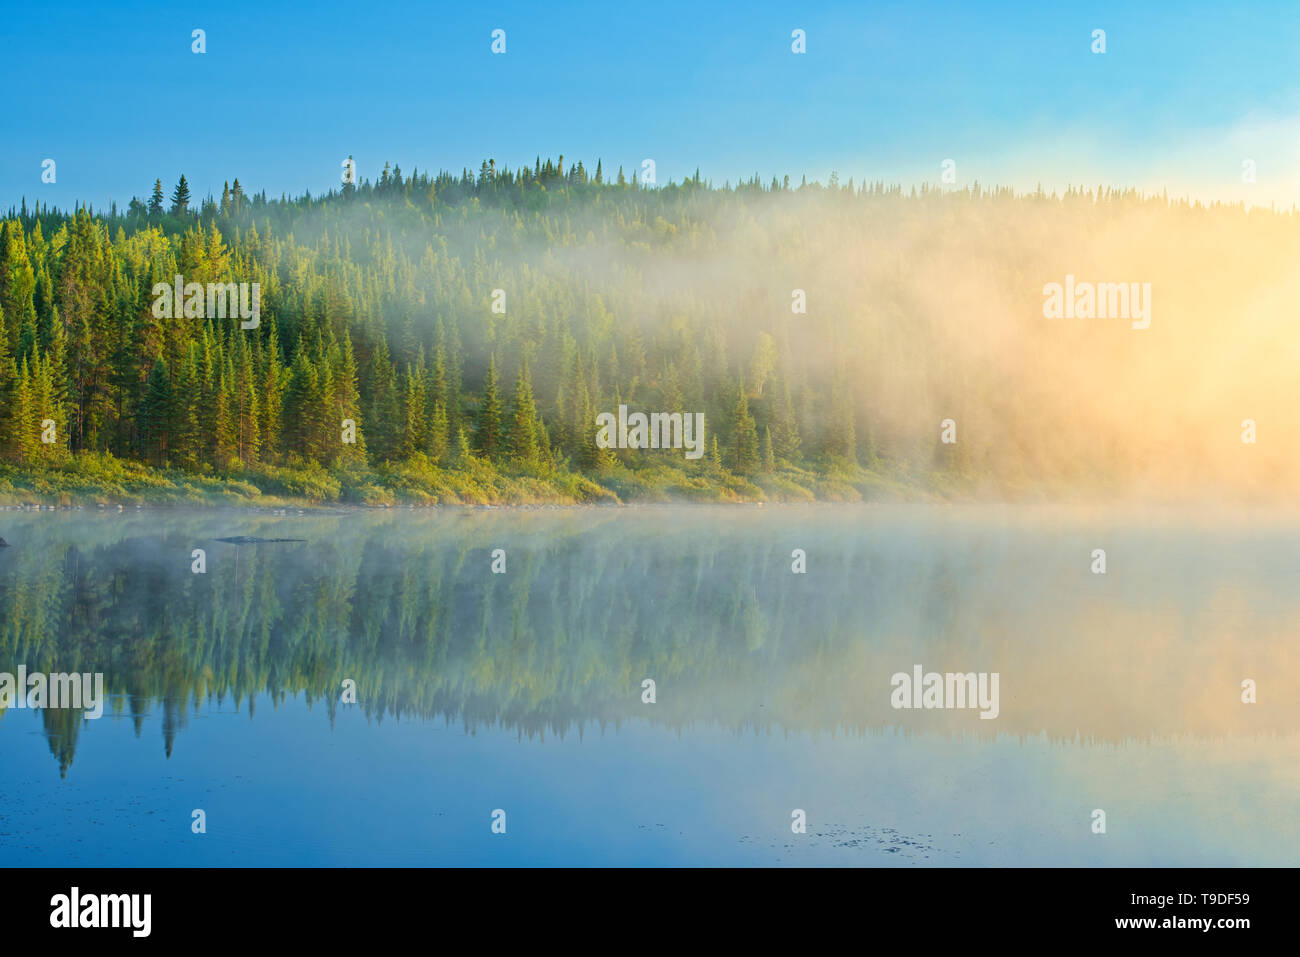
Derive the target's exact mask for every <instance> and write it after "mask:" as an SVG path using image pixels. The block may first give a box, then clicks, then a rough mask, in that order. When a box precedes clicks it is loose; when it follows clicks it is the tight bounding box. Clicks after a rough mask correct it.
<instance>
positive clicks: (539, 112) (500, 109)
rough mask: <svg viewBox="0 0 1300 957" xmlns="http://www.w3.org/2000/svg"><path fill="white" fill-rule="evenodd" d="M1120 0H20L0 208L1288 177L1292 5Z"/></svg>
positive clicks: (1293, 194)
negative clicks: (259, 195)
mask: <svg viewBox="0 0 1300 957" xmlns="http://www.w3.org/2000/svg"><path fill="white" fill-rule="evenodd" d="M1066 6H1068V7H1069V9H1065V7H1066ZM1133 6H1135V5H1132V4H1123V3H1116V4H1069V5H1062V8H1061V9H1057V8H1056V5H1054V4H1042V3H1000V4H982V3H970V2H968V3H927V2H909V3H818V4H812V5H809V4H795V3H784V4H781V3H769V2H765V0H755V2H748V3H745V4H743V5H735V4H708V3H698V2H696V3H676V2H666V3H665V2H656V3H648V4H644V3H621V4H620V3H608V2H606V3H601V4H578V3H551V4H537V3H517V4H500V3H497V4H493V3H486V4H468V3H458V4H445V5H444V4H431V3H426V4H415V3H401V2H392V3H386V4H382V5H373V6H371V5H366V4H360V3H333V2H319V3H312V4H303V5H301V6H299V7H297V8H289V7H286V6H285V5H282V4H278V3H274V2H261V3H246V2H229V0H227V2H221V3H197V4H186V5H185V6H184V8H180V9H173V5H171V4H166V3H132V4H130V5H129V6H120V5H102V4H98V3H51V4H12V5H10V8H9V9H8V10H7V11H6V18H5V22H4V24H3V25H2V26H0V31H3V35H0V53H2V54H3V62H4V63H5V64H6V65H7V66H8V67H9V75H10V77H11V80H10V95H9V97H8V98H7V101H8V102H7V103H6V108H5V110H4V112H3V115H0V143H2V144H3V149H2V150H0V206H3V207H8V206H9V205H10V204H17V202H18V200H19V198H20V197H22V196H24V195H25V196H26V197H27V199H28V202H29V203H30V202H31V200H32V199H34V198H37V197H40V198H41V199H42V200H43V201H46V202H52V203H55V204H58V205H64V206H67V205H70V204H71V203H72V202H73V201H74V200H81V201H90V202H92V203H95V204H96V205H100V204H103V203H105V202H107V201H108V200H109V199H115V200H117V201H118V202H119V203H123V204H124V203H125V202H126V201H127V200H128V199H129V198H130V197H131V196H132V195H140V196H145V195H147V193H148V190H149V187H150V186H151V184H152V182H153V180H154V178H155V177H161V178H162V180H163V183H164V185H165V187H166V189H167V191H168V193H170V190H171V186H172V184H173V183H174V182H175V180H176V178H177V176H178V175H179V174H180V173H182V172H183V173H185V174H186V176H187V178H188V179H189V181H190V182H191V184H192V192H193V193H194V195H195V196H196V197H201V196H203V195H206V194H207V193H209V192H214V193H220V190H221V185H222V182H223V181H224V180H228V179H233V178H234V177H235V176H238V177H239V178H240V179H241V181H242V182H243V183H244V184H246V186H248V187H249V188H251V189H257V190H260V189H263V188H265V189H266V190H267V192H268V193H269V194H271V195H278V194H279V193H281V192H288V193H291V194H296V193H299V192H301V191H302V190H305V189H310V190H312V192H314V193H316V192H323V191H325V190H327V189H329V188H330V187H331V186H333V185H335V184H337V183H338V179H339V171H340V163H341V162H342V160H343V159H344V157H346V156H347V155H348V154H353V155H354V156H355V157H356V158H357V163H358V166H359V171H360V173H361V175H362V176H365V177H367V178H369V177H373V176H374V175H376V174H377V173H378V171H379V170H380V169H382V167H383V164H384V161H385V160H388V161H392V162H395V163H397V164H399V165H400V166H401V167H402V168H403V170H405V171H407V172H409V171H410V169H411V168H412V167H413V166H418V167H420V168H421V169H424V168H430V167H433V168H440V167H447V168H452V169H455V170H459V169H460V168H461V167H462V166H470V167H471V168H476V167H477V166H478V163H479V162H480V161H481V160H482V159H483V158H485V157H489V156H491V157H494V158H496V160H497V162H498V163H499V164H500V163H505V164H507V165H509V166H516V165H518V164H519V163H520V162H521V161H524V160H527V161H528V162H531V161H532V160H533V158H534V157H535V156H537V155H538V154H539V153H540V154H542V155H543V156H547V155H551V156H554V155H555V154H558V153H564V154H565V156H566V160H570V161H571V160H575V159H583V160H584V161H585V162H587V163H589V164H590V165H592V166H593V167H594V163H595V160H596V159H597V158H598V157H599V158H602V159H603V160H604V165H605V167H606V168H607V169H608V170H610V171H611V172H613V171H614V170H616V169H617V168H618V166H619V165H620V164H621V165H623V166H624V167H625V169H626V170H627V172H628V174H629V175H630V174H631V171H632V169H633V168H634V167H639V165H640V163H641V161H642V159H644V158H653V159H654V160H655V162H656V164H657V170H658V178H659V181H660V182H664V181H666V180H668V179H670V178H671V179H680V178H682V177H683V176H684V175H688V174H691V173H693V172H694V170H695V168H696V166H699V167H700V169H701V172H702V175H704V176H705V177H706V178H710V179H712V180H714V181H715V182H717V183H721V182H723V181H725V180H731V181H733V182H734V181H735V180H737V179H738V178H742V177H748V176H749V175H751V174H752V173H754V172H758V173H759V174H760V175H761V176H762V177H763V179H764V180H765V181H768V180H770V178H771V177H772V176H773V175H778V176H780V175H784V174H787V173H788V174H790V175H791V177H792V179H794V180H795V181H796V182H797V181H798V179H799V177H800V176H801V175H804V174H807V176H808V177H809V179H823V180H824V179H825V178H826V177H827V176H828V174H829V173H830V172H831V171H832V170H837V171H838V172H839V174H840V177H841V179H848V178H849V177H850V176H852V177H855V178H857V179H861V178H863V177H864V176H865V177H869V178H872V179H876V178H883V179H886V180H888V181H891V182H893V181H897V182H903V183H920V182H923V181H930V182H937V181H938V179H939V176H940V170H941V164H942V163H943V161H944V160H945V159H949V158H951V159H953V160H954V161H955V163H956V173H957V178H958V184H959V185H965V184H968V183H970V182H971V181H973V180H979V181H980V182H982V183H986V184H988V183H1002V184H1010V185H1013V186H1016V187H1018V188H1023V189H1032V188H1033V187H1034V185H1035V184H1036V183H1037V182H1039V181H1041V182H1042V183H1043V184H1044V185H1045V186H1047V187H1051V188H1059V187H1062V186H1065V185H1067V184H1070V183H1085V184H1088V185H1095V184H1097V183H1107V184H1113V185H1135V186H1139V187H1143V188H1147V189H1156V190H1158V189H1161V188H1168V189H1169V190H1170V191H1171V192H1174V193H1177V194H1180V195H1181V194H1189V195H1193V196H1197V197H1200V198H1213V199H1232V200H1235V199H1246V200H1247V201H1256V202H1263V203H1268V202H1272V201H1276V202H1280V203H1285V204H1288V205H1289V204H1290V203H1292V202H1294V201H1296V200H1297V198H1300V73H1298V72H1297V69H1296V68H1297V66H1298V65H1300V63H1298V61H1300V55H1298V54H1297V51H1300V4H1296V3H1294V2H1290V3H1267V2H1258V3H1250V4H1228V3H1224V4H1215V5H1210V4H1197V3H1151V4H1144V5H1143V7H1144V9H1142V10H1136V9H1130V8H1131V7H1133ZM195 28H202V29H204V30H206V32H207V52H206V53H205V54H203V55H197V54H194V53H192V52H191V49H190V46H191V31H192V30H193V29H195ZM496 28H501V29H504V30H505V31H506V42H507V52H506V54H505V55H503V56H494V55H493V54H492V53H491V52H490V43H491V32H492V30H493V29H496ZM795 28H801V29H803V30H805V31H806V33H807V53H806V54H803V55H795V54H793V53H792V52H791V50H790V44H791V39H790V34H791V31H792V30H793V29H795ZM1094 29H1104V30H1105V31H1106V43H1107V52H1106V53H1105V54H1104V55H1096V54H1093V53H1092V52H1091V50H1090V44H1091V33H1092V31H1093V30H1094ZM46 158H52V159H54V160H55V161H56V163H57V182H56V183H54V184H44V183H42V182H41V163H42V161H43V160H44V159H46ZM1247 158H1249V159H1253V160H1254V161H1255V163H1256V166H1257V182H1256V183H1254V184H1250V185H1246V184H1243V183H1242V181H1241V164H1242V161H1243V160H1244V159H1247Z"/></svg>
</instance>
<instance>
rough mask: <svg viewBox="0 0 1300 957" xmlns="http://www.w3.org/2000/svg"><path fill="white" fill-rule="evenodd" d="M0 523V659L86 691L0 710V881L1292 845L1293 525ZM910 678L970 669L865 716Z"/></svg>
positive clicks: (355, 519)
mask: <svg viewBox="0 0 1300 957" xmlns="http://www.w3.org/2000/svg"><path fill="white" fill-rule="evenodd" d="M0 536H3V537H4V538H5V539H6V540H7V541H8V542H9V543H10V545H11V546H12V547H10V548H7V549H0V671H7V672H8V673H11V674H16V673H17V671H18V668H19V667H20V666H21V667H24V668H26V669H27V672H28V673H29V674H30V673H45V674H53V673H64V672H76V673H97V672H98V673H102V674H103V681H104V689H105V693H106V701H105V702H104V705H103V714H102V717H100V718H98V719H88V718H87V717H85V715H84V713H83V712H82V711H80V710H76V709H68V708H62V709H55V708H50V707H47V708H44V709H41V708H27V707H21V708H20V707H15V706H13V703H12V702H11V706H10V707H9V708H7V709H6V710H5V711H4V713H3V715H2V716H0V767H2V768H3V769H4V778H5V787H4V793H3V796H0V864H3V865H6V866H13V865H48V866H63V865H74V866H75V865H93V866H120V865H179V866H189V865H194V866H199V865H204V866H211V865H217V866H221V865H347V866H367V865H394V864H406V865H560V864H573V865H603V864H634V865H773V864H789V865H831V866H930V865H957V866H961V865H1076V864H1077V865H1098V866H1110V865H1123V866H1129V865H1156V866H1158V865H1171V866H1183V865H1295V864H1296V863H1297V862H1300V830H1297V824H1296V822H1297V808H1298V807H1300V746H1298V745H1300V736H1298V735H1297V728H1300V723H1298V722H1297V718H1300V653H1297V651H1296V650H1295V649H1296V639H1297V635H1300V517H1298V516H1296V515H1294V514H1291V513H1281V512H1278V511H1274V510H1265V509H1258V510H1252V509H1236V510H1210V509H1201V510H1191V509H1176V508H1127V509H1114V510H1100V509H1090V508H1058V507H1047V506H1008V507H1000V506H998V507H994V506H969V507H951V506H921V505H909V506H903V505H900V506H842V505H833V506H806V507H805V506H778V507H771V506H769V507H766V508H757V507H755V508H748V507H712V506H700V507H645V508H606V509H549V510H548V509H535V510H517V509H442V510H414V511H412V510H406V509H400V510H355V511H340V512H325V513H313V512H308V513H306V514H298V512H297V511H296V510H289V511H288V512H287V513H284V514H275V513H272V512H269V511H267V512H253V511H235V510H230V511H223V510H207V511H175V510H149V509H144V510H135V509H131V508H128V509H127V510H126V511H124V512H118V511H117V510H116V508H113V509H111V510H107V509H106V510H86V511H59V512H50V511H41V512H32V511H18V510H14V509H8V510H5V511H0ZM235 536H250V537H257V538H265V539H271V538H284V539H302V541H300V542H294V541H289V542H279V543H260V544H242V545H236V544H231V543H226V542H220V541H217V539H219V538H230V537H235ZM196 549H201V550H202V551H203V555H202V563H203V564H202V566H199V565H198V564H197V563H198V562H199V561H200V559H199V558H197V557H196V556H195V550H196ZM1098 549H1101V550H1104V553H1105V555H1104V561H1105V571H1104V573H1100V572H1099V571H1098V569H1099V564H1098V554H1097V552H1096V550H1098ZM498 550H500V551H498ZM494 566H495V568H496V569H497V570H496V571H494ZM199 568H201V572H200V571H199V570H198V569H199ZM796 568H802V571H796V570H795V569H796ZM918 668H919V669H921V673H922V674H928V673H930V672H936V673H939V674H940V676H941V677H942V676H943V675H947V674H956V675H964V674H971V675H972V677H973V676H974V675H983V676H991V675H997V684H996V688H997V697H998V701H997V707H996V716H993V715H992V714H991V713H990V716H989V717H981V711H980V710H979V709H977V708H975V707H971V706H970V705H971V704H972V702H969V701H968V702H967V706H954V707H895V704H896V703H897V701H898V697H897V694H898V693H896V690H895V689H896V684H895V677H894V676H896V675H904V676H909V678H910V676H911V675H913V674H915V673H916V669H918ZM646 679H651V680H652V681H653V686H652V687H650V686H647V685H645V684H644V682H645V681H646ZM1244 681H1250V682H1254V688H1255V701H1254V703H1246V702H1244V701H1243V695H1244V694H1245V693H1244V692H1243V682H1244ZM958 687H959V688H960V683H959V685H958ZM349 688H354V689H355V691H354V694H355V703H351V701H350V700H348V701H344V700H343V699H344V692H345V690H347V689H349ZM651 691H652V692H653V701H650V700H648V699H649V698H650V697H651ZM912 694H913V692H911V691H908V692H907V693H906V695H905V697H904V700H905V703H907V704H911V703H913V700H915V701H917V702H919V701H920V700H921V697H920V689H919V688H918V689H917V690H916V691H915V695H916V697H915V699H913V698H912ZM939 703H942V704H952V703H953V701H952V697H951V695H950V694H948V695H946V696H941V698H940V702H939ZM989 710H990V709H985V711H986V712H988V711H989ZM196 810H201V811H202V812H203V814H202V821H203V823H204V825H205V828H206V829H205V831H204V832H203V833H194V830H193V827H194V826H195V825H194V821H195V815H194V812H195V811H196ZM1096 811H1104V825H1105V831H1104V833H1101V832H1098V830H1097V827H1098V824H1097V822H1098V820H1099V819H1098V818H1097V816H1096V814H1095V813H1094V812H1096ZM495 812H503V813H495ZM799 812H802V814H800V813H799ZM799 820H803V821H804V822H806V825H805V828H804V830H803V832H802V833H796V830H795V828H796V827H797V825H798V822H799ZM502 823H504V833H497V831H499V830H500V828H501V824H502ZM494 824H495V825H496V829H495V830H494Z"/></svg>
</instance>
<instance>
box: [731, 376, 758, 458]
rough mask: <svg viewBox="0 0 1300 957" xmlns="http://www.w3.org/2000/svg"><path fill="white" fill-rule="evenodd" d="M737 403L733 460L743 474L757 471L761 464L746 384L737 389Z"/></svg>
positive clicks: (733, 414)
mask: <svg viewBox="0 0 1300 957" xmlns="http://www.w3.org/2000/svg"><path fill="white" fill-rule="evenodd" d="M736 392H737V396H736V405H735V409H734V411H733V413H732V422H731V428H732V432H731V434H732V445H731V449H732V451H731V461H732V468H733V470H734V471H736V472H737V473H739V474H741V475H749V474H752V473H753V472H755V471H756V470H757V469H758V466H759V449H758V430H757V427H756V426H755V424H754V417H753V416H752V415H750V412H749V399H748V397H747V396H746V395H745V387H744V385H743V384H742V385H740V386H739V387H738V388H737V390H736Z"/></svg>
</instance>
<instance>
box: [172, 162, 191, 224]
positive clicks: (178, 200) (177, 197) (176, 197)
mask: <svg viewBox="0 0 1300 957" xmlns="http://www.w3.org/2000/svg"><path fill="white" fill-rule="evenodd" d="M189 208H190V184H189V183H187V182H185V174H184V173H182V174H181V178H180V179H179V180H177V182H176V188H175V189H174V190H172V215H173V216H184V215H185V214H186V213H187V212H188V211H189Z"/></svg>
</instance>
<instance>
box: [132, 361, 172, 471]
mask: <svg viewBox="0 0 1300 957" xmlns="http://www.w3.org/2000/svg"><path fill="white" fill-rule="evenodd" d="M172 403H173V396H172V388H171V376H170V375H168V373H167V363H165V362H164V361H163V359H162V356H159V357H158V358H157V359H155V360H154V364H153V371H151V372H150V373H149V380H148V382H146V383H145V393H144V398H143V399H142V400H141V401H140V411H139V413H138V417H139V429H140V447H141V449H142V450H143V451H144V454H145V456H146V457H147V458H148V460H149V461H150V462H151V463H153V464H154V465H160V466H165V465H166V464H167V455H168V451H169V438H170V432H171V419H172Z"/></svg>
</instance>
